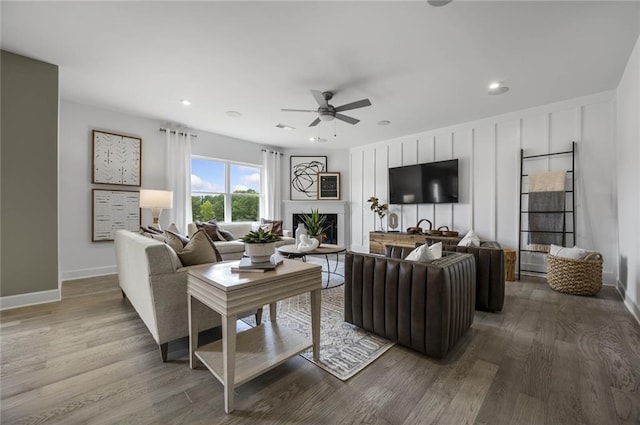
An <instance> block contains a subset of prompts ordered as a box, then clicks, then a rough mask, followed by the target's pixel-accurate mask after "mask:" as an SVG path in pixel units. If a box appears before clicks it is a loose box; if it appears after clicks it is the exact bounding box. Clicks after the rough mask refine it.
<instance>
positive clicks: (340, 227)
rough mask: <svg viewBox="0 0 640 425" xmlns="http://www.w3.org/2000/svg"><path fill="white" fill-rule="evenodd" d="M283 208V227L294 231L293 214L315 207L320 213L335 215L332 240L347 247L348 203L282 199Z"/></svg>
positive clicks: (307, 212) (305, 212)
mask: <svg viewBox="0 0 640 425" xmlns="http://www.w3.org/2000/svg"><path fill="white" fill-rule="evenodd" d="M283 205H284V209H283V213H282V218H283V220H284V226H285V227H284V228H285V229H291V230H292V231H295V229H296V226H297V222H296V223H294V221H293V220H294V215H298V214H300V215H301V214H309V213H311V209H314V210H315V209H317V210H318V212H319V213H320V214H325V215H329V216H335V232H334V233H335V239H333V238H332V242H330V241H329V240H326V241H325V243H334V244H337V245H341V246H344V247H346V248H348V245H349V243H350V242H349V241H348V240H347V237H348V235H349V234H350V233H349V229H348V227H349V220H348V219H347V213H348V204H347V203H346V202H345V201H283ZM294 224H295V225H294Z"/></svg>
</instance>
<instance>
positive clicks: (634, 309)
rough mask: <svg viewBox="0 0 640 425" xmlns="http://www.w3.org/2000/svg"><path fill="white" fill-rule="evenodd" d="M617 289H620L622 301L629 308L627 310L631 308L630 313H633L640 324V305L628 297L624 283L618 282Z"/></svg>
mask: <svg viewBox="0 0 640 425" xmlns="http://www.w3.org/2000/svg"><path fill="white" fill-rule="evenodd" d="M616 289H617V290H618V293H619V294H620V296H621V297H622V302H623V303H624V306H625V307H626V308H627V310H629V313H631V315H632V316H633V317H634V318H635V319H636V322H638V325H640V307H638V305H637V304H636V303H634V302H633V300H631V299H629V298H628V297H627V293H626V291H625V289H624V287H623V286H622V284H621V283H620V281H617V282H616Z"/></svg>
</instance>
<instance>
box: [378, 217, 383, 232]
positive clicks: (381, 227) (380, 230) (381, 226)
mask: <svg viewBox="0 0 640 425" xmlns="http://www.w3.org/2000/svg"><path fill="white" fill-rule="evenodd" d="M378 218H379V219H380V229H379V230H378V231H379V232H384V222H383V221H382V219H383V218H384V217H378Z"/></svg>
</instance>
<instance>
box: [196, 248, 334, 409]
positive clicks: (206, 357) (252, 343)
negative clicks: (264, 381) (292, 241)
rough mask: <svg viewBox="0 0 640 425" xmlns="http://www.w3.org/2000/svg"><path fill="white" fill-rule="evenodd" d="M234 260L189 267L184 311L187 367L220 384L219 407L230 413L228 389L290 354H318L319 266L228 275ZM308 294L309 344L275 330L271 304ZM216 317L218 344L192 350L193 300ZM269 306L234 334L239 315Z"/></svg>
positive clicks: (289, 263) (290, 264)
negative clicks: (264, 318) (203, 370)
mask: <svg viewBox="0 0 640 425" xmlns="http://www.w3.org/2000/svg"><path fill="white" fill-rule="evenodd" d="M237 265H238V261H227V262H222V263H216V264H213V265H211V264H209V265H202V266H196V267H192V268H191V269H190V270H189V271H188V275H187V297H188V307H189V354H190V355H189V366H190V367H191V368H192V369H194V368H195V367H196V365H197V361H198V360H200V361H201V362H202V363H203V364H204V365H205V366H206V367H207V369H209V371H210V372H211V373H212V374H213V375H214V376H215V377H216V378H217V379H218V380H219V381H220V382H221V383H222V384H223V385H224V409H225V412H227V413H231V412H233V410H234V400H233V390H234V387H235V386H236V385H240V384H243V383H244V382H247V381H249V380H251V379H253V378H255V377H256V376H258V375H260V374H262V373H264V372H266V371H267V370H269V369H272V368H274V367H276V366H277V365H279V364H281V363H283V362H285V361H286V360H287V359H289V358H291V357H293V356H295V355H296V354H298V353H300V352H302V351H304V350H307V349H309V348H310V347H313V359H314V360H316V361H318V360H319V355H320V299H321V296H320V289H321V288H322V274H321V267H320V265H317V264H310V263H303V262H300V261H293V260H284V261H283V263H282V264H281V265H280V266H278V267H277V268H276V269H275V270H273V271H268V272H264V273H233V272H231V267H233V266H237ZM305 292H309V293H310V294H311V341H309V340H308V338H307V337H304V336H302V335H301V334H299V333H298V332H295V331H292V330H289V329H287V328H286V327H281V326H278V324H277V322H276V315H277V314H276V311H277V310H276V308H277V301H278V300H282V299H286V298H290V297H293V296H296V295H299V294H303V293H305ZM196 300H197V301H199V302H201V303H203V304H204V305H206V306H207V307H209V308H211V309H212V310H215V311H216V312H218V313H220V315H221V316H222V340H219V341H215V342H213V343H211V344H207V345H204V346H202V347H198V326H197V322H196V318H195V317H194V316H193V315H192V314H191V312H192V309H193V307H192V306H193V303H194V302H197V301H196ZM265 304H269V318H270V321H269V322H266V323H263V324H262V325H259V326H256V327H254V328H251V329H249V330H247V331H244V332H241V333H239V334H237V335H236V320H237V318H238V314H239V313H243V312H245V311H249V310H253V309H256V308H258V307H262V306H264V305H265Z"/></svg>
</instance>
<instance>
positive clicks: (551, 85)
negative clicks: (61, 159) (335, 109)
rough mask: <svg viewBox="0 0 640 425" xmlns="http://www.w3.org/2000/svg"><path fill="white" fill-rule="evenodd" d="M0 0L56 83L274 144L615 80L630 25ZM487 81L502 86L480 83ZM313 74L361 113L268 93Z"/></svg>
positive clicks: (495, 109)
mask: <svg viewBox="0 0 640 425" xmlns="http://www.w3.org/2000/svg"><path fill="white" fill-rule="evenodd" d="M1 5H2V6H1V7H2V10H1V13H2V39H1V45H2V48H3V49H5V50H8V51H11V52H14V53H18V54H21V55H24V56H28V57H31V58H35V59H39V60H42V61H45V62H49V63H53V64H56V65H59V67H60V95H61V98H62V99H64V100H69V101H73V102H78V103H81V104H87V105H95V106H98V107H103V108H107V109H111V110H116V111H121V112H124V113H127V114H133V115H139V116H144V117H150V118H154V119H158V120H161V121H162V122H167V123H175V124H179V125H183V126H186V127H189V128H192V129H196V130H204V131H210V132H214V133H219V134H223V135H227V136H231V137H236V138H240V139H245V140H249V141H254V142H258V143H262V144H268V145H273V146H281V147H284V148H303V147H310V146H311V142H309V138H310V137H318V136H319V137H322V138H325V139H328V141H327V142H325V143H323V144H322V147H323V148H329V149H331V148H338V149H344V148H349V147H353V146H357V145H362V144H368V143H373V142H377V141H381V140H387V139H391V138H396V137H400V136H403V135H408V134H414V133H418V132H422V131H425V130H429V129H434V128H440V127H444V126H447V125H452V124H456V123H461V122H466V121H471V120H475V119H480V118H483V117H489V116H493V115H497V114H501V113H505V112H509V111H514V110H518V109H523V108H528V107H533V106H537V105H542V104H546V103H551V102H555V101H559V100H563V99H569V98H573V97H578V96H582V95H587V94H591V93H596V92H600V91H603V90H609V89H614V88H616V87H617V85H618V82H619V80H620V77H621V76H622V72H623V71H624V67H625V65H626V63H627V60H628V58H629V55H630V53H631V50H632V48H633V46H634V44H635V41H636V40H637V38H638V34H639V29H640V2H638V1H623V2H613V1H605V2H594V1H585V2H581V1H567V2H541V1H534V2H521V1H498V2H484V1H461V0H454V1H453V2H452V3H450V4H449V5H447V6H443V7H432V6H430V5H428V4H427V2H426V1H410V2H400V1H387V2H380V1H378V2H364V1H355V2H337V1H326V2H311V1H297V2H291V1H285V2H268V1H258V2H242V1H234V2H206V1H200V2H180V1H176V2H168V1H162V2H150V1H138V2H117V3H116V2H96V1H85V2H66V1H64V2H54V1H46V2H30V1H22V2H10V1H3V2H2V3H1ZM492 81H502V82H503V83H504V84H505V85H507V86H509V87H510V90H509V91H508V92H507V93H505V94H502V95H499V96H490V95H488V94H487V86H488V85H489V83H490V82H492ZM310 89H315V90H320V91H327V90H331V91H335V96H334V98H333V101H332V102H331V103H332V104H333V105H334V106H339V105H341V104H344V103H349V102H353V101H356V100H360V99H362V98H369V99H370V100H371V102H372V104H373V105H372V106H370V107H368V108H363V109H357V110H353V111H349V112H348V113H346V114H347V115H350V116H352V117H354V118H357V119H360V120H361V122H360V123H359V124H357V125H350V124H347V123H343V122H342V121H331V122H322V123H320V124H319V125H318V126H317V127H313V128H309V127H308V125H309V124H310V123H311V121H313V120H314V119H315V118H316V115H315V114H314V113H300V112H297V113H296V112H281V111H280V109H281V108H295V109H315V108H317V104H316V103H315V100H314V99H313V97H312V96H311V94H310V92H309V90H310ZM181 99H189V100H191V101H192V105H191V106H184V105H182V104H181V103H180V100H181ZM227 111H238V112H240V113H241V114H242V115H241V117H239V118H233V117H229V116H228V115H227V114H226V112H227ZM381 120H389V121H390V122H391V124H390V125H386V126H380V125H378V124H377V123H378V122H379V121H381ZM279 123H282V124H286V125H289V126H292V127H294V128H295V129H294V130H289V131H287V130H282V129H279V128H276V124H279Z"/></svg>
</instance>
